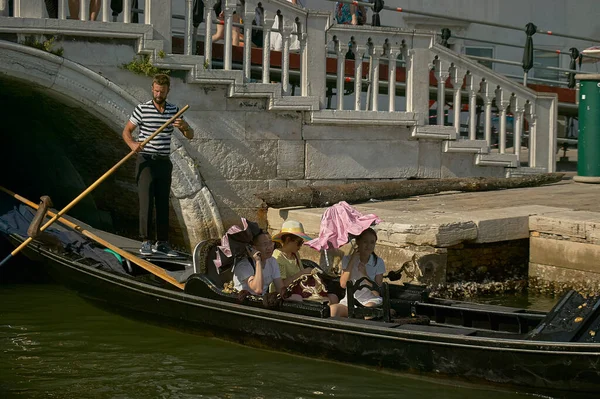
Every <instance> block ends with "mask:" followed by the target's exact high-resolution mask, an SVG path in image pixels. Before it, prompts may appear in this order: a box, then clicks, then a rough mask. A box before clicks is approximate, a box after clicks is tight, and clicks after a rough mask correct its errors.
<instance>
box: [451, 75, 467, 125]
mask: <svg viewBox="0 0 600 399" xmlns="http://www.w3.org/2000/svg"><path fill="white" fill-rule="evenodd" d="M464 79H465V70H464V69H460V68H458V67H457V66H455V65H452V66H451V67H450V81H451V82H452V88H453V90H454V103H453V104H452V110H453V111H454V129H456V134H457V135H459V136H460V111H461V107H462V104H461V103H462V95H461V94H462V93H461V89H462V85H463V81H464Z"/></svg>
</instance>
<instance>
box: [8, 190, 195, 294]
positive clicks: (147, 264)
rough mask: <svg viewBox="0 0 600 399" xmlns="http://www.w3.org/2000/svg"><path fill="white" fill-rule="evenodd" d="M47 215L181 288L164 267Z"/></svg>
mask: <svg viewBox="0 0 600 399" xmlns="http://www.w3.org/2000/svg"><path fill="white" fill-rule="evenodd" d="M0 191H4V192H5V193H6V194H8V195H10V196H11V197H13V198H16V199H18V200H19V201H21V202H22V203H24V204H25V205H29V206H30V207H32V208H34V209H38V208H39V205H38V204H36V203H34V202H31V201H29V200H28V199H27V198H24V197H21V196H20V195H18V194H15V193H13V192H12V191H10V190H8V189H6V188H4V187H2V186H0ZM48 216H50V217H53V218H56V219H58V221H59V222H60V223H62V224H64V225H65V226H68V227H70V228H72V229H73V230H76V231H78V232H80V233H81V234H83V235H84V236H86V237H88V238H90V239H92V240H94V241H96V242H97V243H99V244H102V245H103V246H105V247H106V248H108V249H111V250H113V251H115V252H116V253H118V254H119V255H121V256H122V257H124V258H126V259H129V260H130V261H131V262H133V263H135V264H136V265H138V266H140V267H141V268H143V269H145V270H147V271H149V272H150V273H152V274H154V275H155V276H157V277H160V278H161V279H163V280H165V281H166V282H168V283H171V284H173V285H174V286H175V287H177V288H180V289H182V290H183V288H184V285H183V284H181V283H180V282H179V281H177V280H175V279H174V278H173V277H171V276H170V275H168V274H167V273H166V272H165V271H164V269H162V268H160V267H158V266H156V265H155V264H153V263H150V262H148V261H146V260H144V259H141V258H138V257H137V256H135V255H133V254H130V253H129V252H127V251H124V250H123V249H121V248H119V247H117V246H114V245H113V244H111V243H110V242H108V241H106V240H104V239H102V238H100V237H98V236H97V235H95V234H94V233H92V232H90V231H88V230H85V229H83V228H82V227H81V226H79V225H77V224H75V223H73V222H71V221H69V220H67V219H65V218H63V217H58V215H57V214H56V213H54V212H51V211H48Z"/></svg>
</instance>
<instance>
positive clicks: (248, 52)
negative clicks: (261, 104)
mask: <svg viewBox="0 0 600 399" xmlns="http://www.w3.org/2000/svg"><path fill="white" fill-rule="evenodd" d="M255 17H256V8H255V7H254V5H253V4H252V5H251V4H250V3H249V2H246V3H245V5H244V16H243V18H244V60H243V66H244V81H245V82H249V81H250V79H251V77H252V45H251V43H252V21H254V18H255ZM246 43H247V44H248V45H246Z"/></svg>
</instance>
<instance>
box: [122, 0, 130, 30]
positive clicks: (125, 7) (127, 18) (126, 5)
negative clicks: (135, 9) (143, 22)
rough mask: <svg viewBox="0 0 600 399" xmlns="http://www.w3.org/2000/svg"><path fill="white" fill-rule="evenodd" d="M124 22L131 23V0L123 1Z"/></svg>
mask: <svg viewBox="0 0 600 399" xmlns="http://www.w3.org/2000/svg"><path fill="white" fill-rule="evenodd" d="M123 22H124V23H126V24H129V23H131V0H123Z"/></svg>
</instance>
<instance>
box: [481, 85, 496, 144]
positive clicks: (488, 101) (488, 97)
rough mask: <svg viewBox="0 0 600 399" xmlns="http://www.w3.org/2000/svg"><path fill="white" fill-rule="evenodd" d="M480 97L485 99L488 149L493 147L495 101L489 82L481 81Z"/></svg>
mask: <svg viewBox="0 0 600 399" xmlns="http://www.w3.org/2000/svg"><path fill="white" fill-rule="evenodd" d="M479 95H480V96H481V98H482V99H483V106H484V110H485V121H484V126H485V141H486V142H487V145H488V147H491V145H492V102H493V101H494V95H493V93H492V91H491V88H490V84H489V82H488V81H487V80H485V78H484V79H482V80H481V89H480V91H479Z"/></svg>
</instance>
